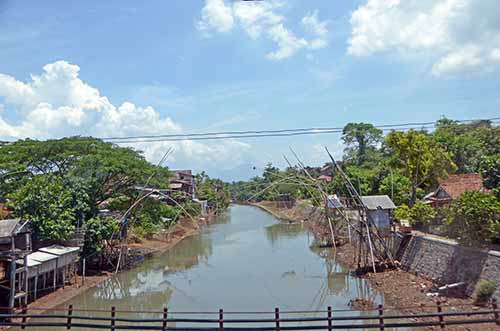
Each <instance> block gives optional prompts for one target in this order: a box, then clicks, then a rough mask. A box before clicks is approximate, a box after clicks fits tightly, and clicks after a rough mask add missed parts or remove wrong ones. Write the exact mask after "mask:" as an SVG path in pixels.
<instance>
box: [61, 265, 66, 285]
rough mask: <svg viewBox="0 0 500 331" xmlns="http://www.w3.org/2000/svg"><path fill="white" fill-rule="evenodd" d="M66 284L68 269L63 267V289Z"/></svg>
mask: <svg viewBox="0 0 500 331" xmlns="http://www.w3.org/2000/svg"><path fill="white" fill-rule="evenodd" d="M65 284H66V267H63V270H62V288H64V285H65Z"/></svg>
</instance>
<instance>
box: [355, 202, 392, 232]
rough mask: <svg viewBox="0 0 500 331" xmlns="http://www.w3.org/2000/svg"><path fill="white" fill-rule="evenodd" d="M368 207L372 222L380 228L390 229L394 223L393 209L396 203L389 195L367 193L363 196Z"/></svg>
mask: <svg viewBox="0 0 500 331" xmlns="http://www.w3.org/2000/svg"><path fill="white" fill-rule="evenodd" d="M361 202H362V203H363V205H364V206H365V207H366V210H367V217H368V220H369V222H370V224H373V225H375V226H376V227H377V228H379V229H389V228H390V226H391V223H392V211H393V210H394V209H396V205H395V204H394V202H392V200H391V198H389V197H388V196H387V195H366V196H362V197H361Z"/></svg>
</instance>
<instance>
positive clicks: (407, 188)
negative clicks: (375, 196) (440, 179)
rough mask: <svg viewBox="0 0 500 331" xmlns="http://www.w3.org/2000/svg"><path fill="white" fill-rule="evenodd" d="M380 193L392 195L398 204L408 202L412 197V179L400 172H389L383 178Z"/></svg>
mask: <svg viewBox="0 0 500 331" xmlns="http://www.w3.org/2000/svg"><path fill="white" fill-rule="evenodd" d="M421 191H422V190H420V192H421ZM420 192H418V193H420ZM379 193H381V194H387V195H388V196H389V197H391V196H392V197H393V199H392V200H393V201H394V203H395V204H396V205H402V204H407V203H409V201H410V199H411V181H410V179H409V178H408V177H406V176H403V175H401V174H399V173H392V174H391V173H389V174H388V175H387V176H386V177H384V179H382V181H381V183H380V188H379Z"/></svg>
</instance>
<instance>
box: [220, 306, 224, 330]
mask: <svg viewBox="0 0 500 331" xmlns="http://www.w3.org/2000/svg"><path fill="white" fill-rule="evenodd" d="M219 330H220V331H222V330H224V311H223V310H222V309H219Z"/></svg>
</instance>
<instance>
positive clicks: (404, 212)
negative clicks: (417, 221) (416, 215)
mask: <svg viewBox="0 0 500 331" xmlns="http://www.w3.org/2000/svg"><path fill="white" fill-rule="evenodd" d="M394 217H395V218H396V219H397V220H409V219H410V218H411V212H410V208H408V206H407V205H401V206H399V207H398V208H396V210H395V211H394Z"/></svg>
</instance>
